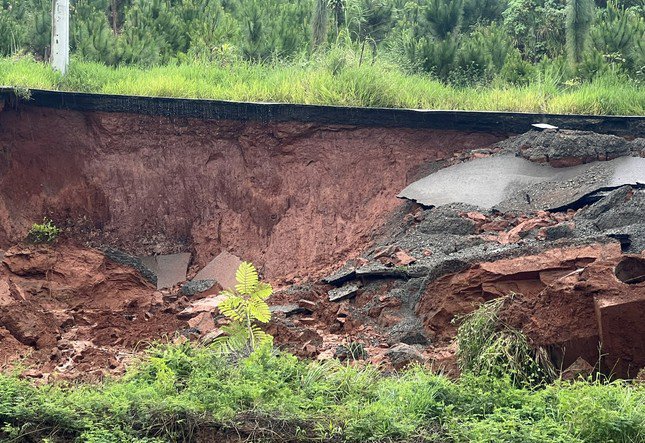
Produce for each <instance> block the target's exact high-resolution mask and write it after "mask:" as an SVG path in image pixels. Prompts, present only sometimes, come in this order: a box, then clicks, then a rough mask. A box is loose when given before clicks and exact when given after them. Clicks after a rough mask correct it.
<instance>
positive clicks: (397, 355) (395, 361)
mask: <svg viewBox="0 0 645 443" xmlns="http://www.w3.org/2000/svg"><path fill="white" fill-rule="evenodd" d="M385 356H386V357H387V358H388V359H389V360H390V363H391V364H392V367H393V368H394V369H396V370H401V369H405V368H406V367H407V366H410V365H411V364H415V363H423V361H424V360H425V359H424V357H423V354H421V352H419V351H418V350H417V349H416V348H415V347H414V346H410V345H408V344H405V343H400V344H398V345H396V346H394V347H393V348H390V349H388V350H387V352H386V353H385Z"/></svg>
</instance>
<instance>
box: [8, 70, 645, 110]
mask: <svg viewBox="0 0 645 443" xmlns="http://www.w3.org/2000/svg"><path fill="white" fill-rule="evenodd" d="M498 83H499V82H493V84H492V85H491V86H481V87H469V88H456V87H454V86H450V85H446V84H443V83H441V82H438V81H436V80H433V79H432V78H430V77H428V76H421V75H409V74H405V73H403V72H402V71H401V70H399V69H398V68H396V67H394V66H393V65H391V64H387V63H385V62H377V63H375V64H373V65H370V64H366V65H363V66H360V67H358V66H355V65H348V66H344V67H343V68H342V69H340V70H339V72H337V73H336V74H334V73H333V72H332V69H330V68H329V67H328V66H327V64H325V63H323V62H312V63H309V64H297V63H291V64H279V63H273V64H253V63H246V62H234V63H232V64H231V65H229V66H220V65H215V64H212V65H207V64H202V63H193V64H183V65H173V66H160V67H153V68H149V69H144V68H139V67H133V66H124V67H117V68H113V67H108V66H104V65H101V64H98V63H91V62H82V61H73V62H72V64H71V66H70V70H69V72H68V74H67V76H65V77H61V76H60V75H59V74H57V73H56V72H54V71H52V70H51V69H50V67H49V66H48V65H47V64H45V63H40V62H36V61H34V60H32V59H29V58H4V59H0V85H4V86H15V87H21V88H32V89H55V90H61V91H78V92H94V93H104V94H123V95H144V96H159V97H177V98H210V99H220V100H234V101H254V102H279V103H302V104H325V105H339V106H363V107H386V108H415V109H446V110H453V109H460V110H481V111H517V112H538V113H562V114H567V113H569V114H595V115H597V114H610V115H645V88H644V87H642V86H639V85H637V84H634V83H633V82H630V81H628V80H626V79H623V78H620V77H617V76H604V77H600V78H597V79H596V80H594V81H592V82H588V83H582V84H580V85H576V86H567V87H564V86H558V85H557V84H556V82H555V81H554V80H549V79H548V78H547V79H546V80H544V79H543V80H539V81H535V82H533V83H531V84H529V85H527V86H512V85H503V84H498Z"/></svg>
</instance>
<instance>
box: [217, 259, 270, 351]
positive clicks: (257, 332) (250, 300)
mask: <svg viewBox="0 0 645 443" xmlns="http://www.w3.org/2000/svg"><path fill="white" fill-rule="evenodd" d="M235 279H236V280H237V285H235V289H226V290H224V291H222V292H221V295H225V296H226V300H224V301H223V302H222V303H221V304H220V305H219V311H220V312H221V313H222V314H223V315H224V316H226V317H227V318H229V319H230V320H231V323H230V324H228V325H227V326H224V327H223V328H222V329H223V331H224V332H225V333H226V335H225V336H224V337H219V338H218V339H217V340H216V341H215V342H216V344H217V345H218V346H221V347H222V349H223V350H225V351H229V352H230V351H240V350H242V349H245V348H247V347H248V348H250V349H251V350H252V351H254V350H256V349H258V348H259V347H262V346H267V345H271V344H272V343H273V337H271V336H270V335H269V334H267V333H266V332H264V331H263V330H262V329H261V328H260V327H259V326H258V324H257V323H268V322H269V320H271V311H269V305H268V304H267V302H266V299H267V298H269V297H270V296H271V294H272V293H273V289H272V288H271V285H269V284H267V283H262V282H260V280H259V278H258V271H257V270H256V269H255V267H254V266H253V265H252V264H251V263H248V262H242V263H241V264H240V267H239V268H238V269H237V272H236V273H235Z"/></svg>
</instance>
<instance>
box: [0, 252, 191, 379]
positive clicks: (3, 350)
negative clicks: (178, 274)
mask: <svg viewBox="0 0 645 443" xmlns="http://www.w3.org/2000/svg"><path fill="white" fill-rule="evenodd" d="M175 312H176V309H173V305H172V304H169V303H166V302H164V298H163V295H162V294H161V293H159V292H156V291H155V289H154V287H152V286H151V285H150V284H149V283H148V282H146V281H145V280H144V279H143V278H142V277H141V276H140V275H139V274H138V273H137V272H136V271H135V270H133V269H131V268H127V267H123V266H121V265H117V264H115V263H112V262H110V261H109V260H107V259H106V258H105V257H104V256H103V254H101V253H100V252H98V251H94V250H89V249H87V248H80V247H76V246H73V245H69V244H61V245H56V246H33V245H26V246H16V247H12V248H10V249H9V250H7V252H6V253H5V255H4V260H3V262H2V264H1V265H0V366H8V365H12V364H15V363H16V362H18V361H21V362H22V363H23V364H25V365H26V366H27V367H31V366H32V365H34V367H33V369H34V370H33V371H31V372H30V373H31V374H33V375H38V376H43V375H45V376H46V375H47V374H49V373H52V372H60V373H64V374H65V376H67V377H90V378H93V377H96V376H98V375H100V374H102V373H103V371H105V370H112V371H119V370H122V369H123V366H124V363H125V362H126V361H127V359H128V358H129V356H131V355H132V351H133V349H134V348H135V347H137V345H139V344H140V343H145V342H146V341H149V340H158V339H161V338H163V337H164V336H166V335H168V336H170V335H172V334H173V333H174V332H175V331H177V330H178V329H181V328H182V327H185V326H186V323H185V322H184V321H181V320H179V319H177V317H176V315H175Z"/></svg>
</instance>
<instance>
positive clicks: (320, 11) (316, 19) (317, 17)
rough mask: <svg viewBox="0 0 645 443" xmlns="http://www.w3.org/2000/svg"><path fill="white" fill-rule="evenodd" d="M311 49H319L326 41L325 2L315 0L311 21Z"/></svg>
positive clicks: (325, 0) (323, 0)
mask: <svg viewBox="0 0 645 443" xmlns="http://www.w3.org/2000/svg"><path fill="white" fill-rule="evenodd" d="M311 36H312V44H313V49H316V48H319V47H320V46H321V45H322V44H324V43H325V40H327V0H316V8H315V9H314V15H313V17H312V20H311Z"/></svg>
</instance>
